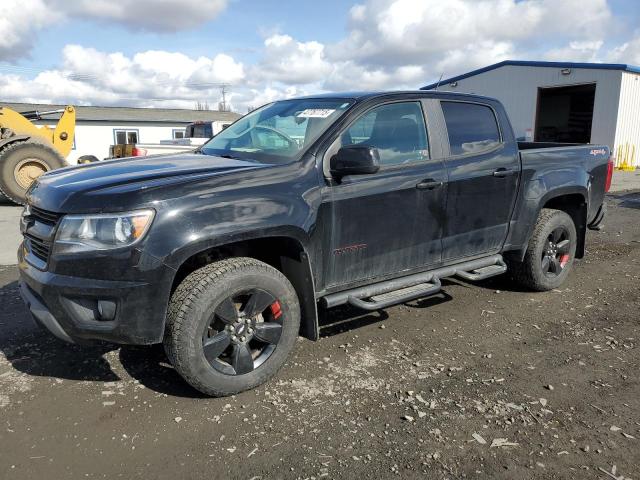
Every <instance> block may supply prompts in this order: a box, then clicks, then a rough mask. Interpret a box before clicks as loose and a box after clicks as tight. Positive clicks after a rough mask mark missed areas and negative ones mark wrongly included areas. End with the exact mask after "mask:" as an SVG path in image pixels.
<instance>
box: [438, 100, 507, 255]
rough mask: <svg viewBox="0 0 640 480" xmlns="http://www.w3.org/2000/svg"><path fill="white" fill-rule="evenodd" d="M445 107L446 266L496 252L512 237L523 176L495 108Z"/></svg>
mask: <svg viewBox="0 0 640 480" xmlns="http://www.w3.org/2000/svg"><path fill="white" fill-rule="evenodd" d="M440 105H441V107H442V114H443V116H444V123H445V125H446V130H447V137H448V140H449V149H450V151H449V156H448V157H447V158H446V159H445V165H446V168H447V172H448V176H449V185H448V189H447V204H446V215H445V217H446V221H445V226H444V235H443V239H442V244H443V252H442V256H443V261H447V260H449V261H450V260H455V259H457V258H464V257H470V256H479V255H482V254H490V253H496V252H498V251H499V250H500V248H501V247H502V244H503V242H504V240H505V238H506V236H507V232H508V228H509V220H510V218H511V212H512V210H513V205H514V202H515V199H516V194H517V187H518V179H519V173H520V160H519V157H518V151H517V146H516V143H515V141H514V140H513V139H512V138H511V137H512V134H511V131H510V127H509V126H508V124H507V125H506V127H507V128H505V129H502V130H501V128H500V124H499V123H498V116H497V115H496V111H495V110H494V108H493V107H492V106H491V105H490V104H483V103H473V102H464V101H444V100H443V101H441V102H440ZM505 121H506V120H505ZM505 137H506V138H505Z"/></svg>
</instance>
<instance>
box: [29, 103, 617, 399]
mask: <svg viewBox="0 0 640 480" xmlns="http://www.w3.org/2000/svg"><path fill="white" fill-rule="evenodd" d="M612 168H613V164H612V162H611V160H610V157H609V148H608V147H606V146H600V145H572V146H566V145H558V144H555V145H554V144H535V143H520V144H518V143H517V142H516V140H515V138H514V135H513V132H512V129H511V126H510V124H509V119H508V118H507V115H506V113H505V110H504V108H503V107H502V105H501V104H500V103H499V102H498V101H496V100H493V99H490V98H484V97H479V96H471V95H461V94H451V93H443V92H424V91H420V92H391V93H348V94H334V95H324V96H314V97H308V98H298V99H292V100H283V101H279V102H275V103H271V104H269V105H266V106H264V107H262V108H260V109H258V110H256V111H254V112H252V113H250V114H248V115H246V116H245V117H243V118H241V119H240V120H238V121H236V122H235V123H234V124H233V125H231V126H230V127H229V128H227V129H226V130H224V131H223V132H221V133H220V134H218V135H217V136H215V137H213V138H212V139H211V140H210V141H209V142H208V143H206V144H205V145H204V146H202V147H201V148H200V149H199V150H196V151H195V152H192V153H186V154H178V155H167V156H157V157H147V158H144V159H120V160H112V161H105V162H100V163H96V164H90V165H83V166H77V167H70V168H66V169H62V170H57V171H54V172H51V173H48V174H46V175H43V176H41V177H40V178H39V179H38V180H37V181H36V182H35V183H34V185H33V186H32V187H31V188H30V190H29V192H28V197H27V199H28V204H27V206H26V208H25V211H24V214H23V216H22V219H21V229H22V232H23V234H24V242H23V243H22V245H21V246H20V249H19V252H18V259H19V269H20V274H21V292H22V295H23V297H24V300H25V302H26V303H27V305H28V306H29V309H30V310H31V312H32V314H33V316H34V317H35V319H36V320H37V322H38V323H39V324H41V325H42V326H44V327H46V328H47V329H48V330H50V331H51V332H52V333H53V334H54V335H56V336H57V337H59V338H61V339H63V340H66V341H70V342H83V341H86V340H94V339H97V340H106V341H110V342H115V343H121V344H153V343H160V342H163V343H164V346H165V349H166V352H167V355H168V357H169V359H170V361H171V362H172V364H173V365H174V367H175V369H176V370H177V371H178V372H179V373H180V374H181V375H182V376H183V377H184V378H185V379H186V380H187V381H188V382H189V383H190V384H191V385H193V386H194V387H195V388H197V389H198V390H200V391H202V392H204V393H206V394H209V395H228V394H233V393H237V392H240V391H243V390H246V389H249V388H252V387H255V386H257V385H259V384H261V383H262V382H264V381H266V380H267V379H268V378H269V377H271V376H272V375H274V374H275V373H276V372H277V371H278V369H279V368H280V367H281V366H282V365H283V363H284V362H285V360H286V358H287V356H288V354H289V353H290V352H291V350H292V349H293V347H294V344H295V342H296V339H297V337H298V336H299V335H302V336H304V337H306V338H309V339H317V338H318V329H319V327H318V309H319V307H320V308H331V307H334V306H336V305H342V304H350V305H352V306H355V307H358V308H360V309H364V310H377V309H382V308H385V307H388V306H390V305H393V304H397V303H402V302H406V301H409V300H412V299H416V298H419V297H424V296H428V295H431V294H433V293H435V292H437V291H438V290H439V289H440V288H441V279H442V278H444V277H452V276H457V277H459V278H462V279H464V280H467V281H475V280H482V279H485V278H488V277H491V276H494V275H498V274H502V273H504V272H507V271H509V272H510V273H511V275H512V276H513V278H514V279H515V280H516V281H518V282H520V283H521V284H522V285H525V286H527V287H529V288H531V289H533V290H538V291H543V290H549V289H553V288H556V287H558V286H559V285H561V284H562V282H563V281H564V280H565V279H566V278H567V274H568V273H569V271H570V269H571V268H572V265H573V263H574V259H575V258H580V257H582V256H583V255H584V253H585V233H586V229H587V228H598V226H599V225H600V224H601V221H602V219H603V216H604V196H605V192H606V191H607V190H608V188H609V184H610V180H611V174H612Z"/></svg>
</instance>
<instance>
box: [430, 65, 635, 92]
mask: <svg viewBox="0 0 640 480" xmlns="http://www.w3.org/2000/svg"><path fill="white" fill-rule="evenodd" d="M506 66H516V67H546V68H585V69H591V70H622V71H625V72H633V73H640V67H636V66H633V65H627V64H625V63H577V62H534V61H528V60H505V61H503V62H498V63H494V64H493V65H489V66H487V67H483V68H479V69H477V70H472V71H470V72H467V73H463V74H462V75H458V76H456V77H451V78H447V79H445V80H440V81H439V82H435V83H432V84H431V85H426V86H424V87H422V88H421V89H420V90H431V89H433V88H435V87H437V86H438V85H447V84H449V83H453V82H458V81H460V80H464V79H465V78H469V77H474V76H476V75H480V74H481V73H485V72H489V71H491V70H496V69H497V68H501V67H506Z"/></svg>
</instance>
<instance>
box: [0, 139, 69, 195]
mask: <svg viewBox="0 0 640 480" xmlns="http://www.w3.org/2000/svg"><path fill="white" fill-rule="evenodd" d="M64 166H65V162H64V158H62V156H61V155H60V154H59V153H58V152H57V151H56V150H54V149H53V148H52V147H49V146H48V145H44V144H42V143H36V142H29V141H26V142H16V143H13V144H11V145H9V146H7V147H5V148H3V149H2V150H1V151H0V191H1V192H2V193H3V194H4V195H5V196H6V197H7V198H8V199H9V200H11V201H13V202H15V203H18V204H21V205H24V203H25V201H26V198H25V197H26V192H27V189H28V188H29V187H30V186H31V184H32V183H33V181H34V180H35V179H36V178H38V177H39V176H40V175H42V174H43V173H45V172H48V171H50V170H55V169H56V168H61V167H64Z"/></svg>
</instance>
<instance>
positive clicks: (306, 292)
mask: <svg viewBox="0 0 640 480" xmlns="http://www.w3.org/2000/svg"><path fill="white" fill-rule="evenodd" d="M269 238H286V239H289V240H291V241H293V242H296V243H297V244H298V245H299V247H300V254H299V258H292V257H283V258H281V261H282V273H283V274H284V275H285V276H286V277H287V278H288V279H289V281H290V282H291V284H292V285H293V287H294V288H295V290H296V293H297V294H298V299H299V301H300V314H301V322H300V334H301V335H302V336H303V337H305V338H308V339H309V340H318V338H320V327H319V320H318V318H319V317H318V305H317V297H316V289H315V279H314V275H313V267H312V259H311V258H310V255H309V251H310V250H309V239H308V237H307V236H306V234H305V233H304V231H303V230H302V229H300V228H298V227H293V226H280V227H272V228H268V229H256V230H251V231H246V232H237V233H234V234H231V235H222V236H215V237H211V238H208V239H200V240H199V241H198V242H197V243H196V244H191V245H188V246H185V247H184V248H183V249H181V250H180V251H179V252H174V254H173V255H171V257H172V258H171V259H165V265H168V266H169V267H170V268H171V269H173V270H174V271H175V272H176V273H177V271H178V270H179V269H180V267H181V266H182V265H183V264H184V263H185V262H187V261H188V260H189V259H190V258H193V257H194V256H196V255H198V254H200V253H203V252H206V251H207V250H210V249H213V248H220V247H224V246H226V245H233V244H237V243H240V242H246V241H259V240H261V239H269ZM167 261H168V262H167Z"/></svg>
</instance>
